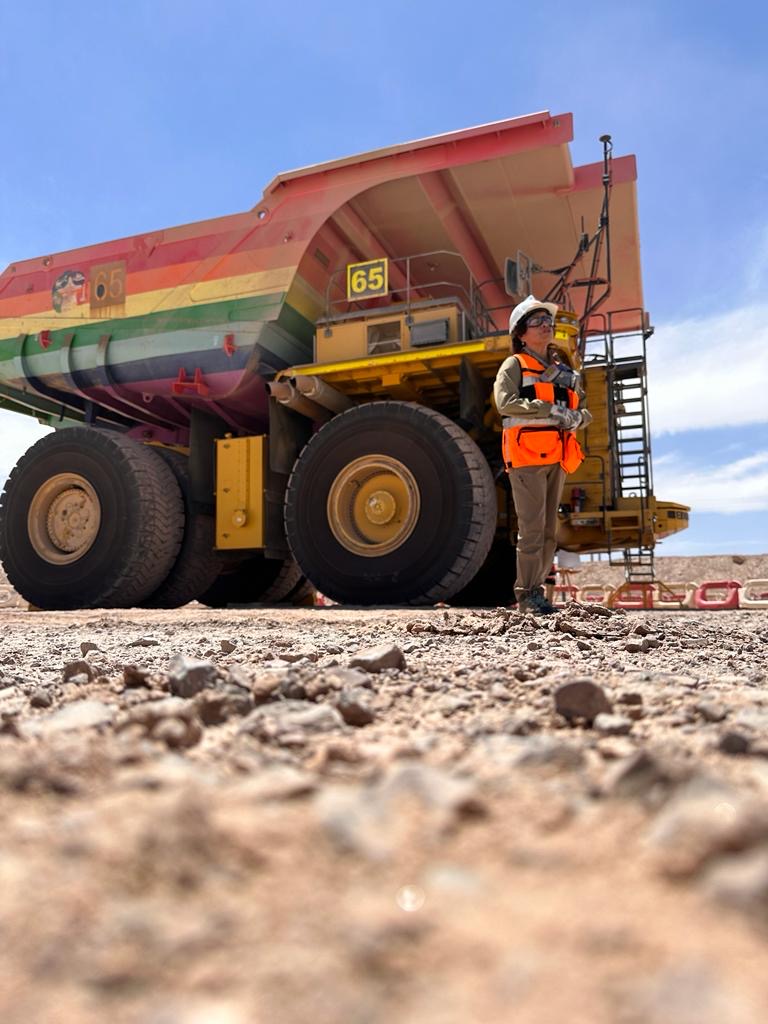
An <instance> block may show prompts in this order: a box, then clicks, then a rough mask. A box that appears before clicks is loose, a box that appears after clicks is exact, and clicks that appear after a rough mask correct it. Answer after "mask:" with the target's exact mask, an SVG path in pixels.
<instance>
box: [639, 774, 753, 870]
mask: <svg viewBox="0 0 768 1024" xmlns="http://www.w3.org/2000/svg"><path fill="white" fill-rule="evenodd" d="M766 839H768V801H765V800H761V799H759V798H757V797H753V796H752V795H751V794H745V793H741V792H739V791H737V790H735V789H733V788H732V787H730V786H727V785H724V784H722V783H719V782H716V781H713V780H711V779H708V778H706V777H701V776H700V777H696V778H694V779H692V780H691V781H690V782H689V783H687V784H686V785H685V786H683V787H681V788H680V789H678V791H677V793H676V794H675V796H674V797H673V798H672V799H671V800H670V801H669V802H668V803H667V804H666V805H665V806H664V807H663V808H662V810H661V811H660V812H659V814H658V815H657V816H656V818H655V820H654V821H653V823H652V826H651V829H650V832H649V835H648V843H649V846H650V848H651V849H652V850H654V851H655V853H656V857H657V862H658V868H659V870H661V871H662V872H663V873H664V874H667V875H670V876H674V877H682V876H689V875H694V874H696V873H697V872H698V871H700V870H701V868H702V867H704V866H705V865H706V864H708V863H709V862H711V861H712V860H713V859H714V858H715V857H717V856H721V855H722V854H724V853H729V852H732V853H735V852H739V851H741V850H747V849H749V848H750V847H753V846H755V845H757V844H758V843H764V842H765V841H766Z"/></svg>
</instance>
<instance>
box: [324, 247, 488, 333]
mask: <svg viewBox="0 0 768 1024" xmlns="http://www.w3.org/2000/svg"><path fill="white" fill-rule="evenodd" d="M430 256H450V257H451V258H453V259H458V260H459V261H460V262H461V264H462V265H463V267H464V270H465V271H466V275H467V284H466V285H465V284H463V283H461V282H459V281H450V280H445V281H442V280H441V281H427V282H421V283H419V284H414V283H413V281H412V276H413V275H412V267H413V263H414V262H415V261H416V260H423V259H427V257H430ZM387 259H388V260H389V262H390V263H391V264H393V265H396V266H397V265H403V264H404V276H405V288H404V289H403V288H390V292H389V294H391V293H392V292H393V291H399V292H402V291H403V290H404V291H405V307H406V317H407V318H410V316H411V308H412V304H413V300H412V294H413V292H419V291H423V290H425V289H434V288H450V289H452V290H453V292H454V293H456V292H458V293H459V295H460V296H462V297H463V298H464V300H465V302H466V308H465V310H464V313H465V315H466V316H467V318H468V319H469V322H470V324H471V326H472V329H473V332H474V334H475V335H476V336H479V337H484V336H486V335H488V334H491V333H493V332H494V331H495V330H496V325H495V323H494V320H493V317H492V316H491V312H490V310H489V308H488V306H487V305H486V303H485V300H484V299H483V297H482V293H481V290H480V289H481V286H480V285H478V283H477V281H476V280H475V278H474V276H473V274H472V271H471V270H470V268H469V266H468V265H467V261H466V260H465V259H464V257H463V256H462V255H461V253H459V252H452V251H450V250H449V249H433V250H432V251H430V252H420V253H414V254H412V255H410V256H396V257H387ZM346 273H347V268H346V267H343V268H340V269H339V270H334V271H333V272H332V273H331V274H330V275H329V277H328V284H327V285H326V289H325V317H324V319H325V321H326V322H328V323H333V315H332V311H333V309H334V308H335V307H337V306H342V305H344V306H347V307H350V306H353V305H357V306H358V308H360V309H361V310H362V309H365V308H366V307H364V306H362V303H363V302H365V301H366V300H365V299H361V300H355V299H349V298H348V297H347V295H346V291H344V297H343V298H340V299H332V298H331V291H332V289H333V287H334V285H336V284H337V282H338V279H339V278H340V277H341V276H342V275H346ZM371 311H372V312H374V311H375V307H371Z"/></svg>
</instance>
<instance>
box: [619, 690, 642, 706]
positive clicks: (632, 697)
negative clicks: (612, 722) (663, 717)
mask: <svg viewBox="0 0 768 1024" xmlns="http://www.w3.org/2000/svg"><path fill="white" fill-rule="evenodd" d="M616 703H617V704H628V705H639V704H642V703H643V695H642V693H637V691H635V690H624V691H623V692H622V693H620V694H619V696H618V697H617V698H616Z"/></svg>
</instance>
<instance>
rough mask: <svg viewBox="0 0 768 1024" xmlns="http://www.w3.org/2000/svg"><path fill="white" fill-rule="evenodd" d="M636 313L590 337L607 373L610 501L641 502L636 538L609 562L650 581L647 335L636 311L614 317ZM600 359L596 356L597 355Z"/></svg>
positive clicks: (632, 577) (635, 579) (632, 578)
mask: <svg viewBox="0 0 768 1024" xmlns="http://www.w3.org/2000/svg"><path fill="white" fill-rule="evenodd" d="M635 312H636V313H637V322H638V324H641V325H642V326H641V327H638V328H637V329H636V330H630V331H627V330H623V329H619V330H616V329H615V326H614V324H615V322H616V321H615V318H614V315H613V314H609V315H608V317H607V318H604V320H605V329H604V334H603V337H602V338H600V337H597V338H591V339H590V343H593V342H594V341H598V343H602V345H603V346H604V358H605V362H606V368H607V374H608V419H609V430H610V436H611V442H612V450H613V466H614V475H613V499H614V501H618V500H620V499H621V498H639V499H640V506H641V512H642V514H641V517H640V526H639V527H638V531H637V542H636V544H633V545H631V546H630V547H624V548H623V549H620V550H618V549H609V553H608V556H609V562H610V564H611V565H621V566H623V568H624V575H625V577H626V579H627V581H628V582H629V583H650V582H652V581H653V579H654V564H653V546H652V545H651V546H649V545H648V544H647V543H646V542H645V540H646V538H645V536H644V533H645V531H644V529H643V524H644V522H645V508H646V505H647V501H648V498H649V497H650V496H651V495H652V494H653V478H652V471H651V437H650V428H649V421H648V386H647V374H646V360H645V343H646V341H647V339H648V338H649V337H650V336H651V334H652V328H649V327H648V326H647V324H646V320H645V314H644V313H643V311H642V310H637V311H634V310H631V311H630V310H622V311H620V313H619V314H617V316H619V317H621V321H620V322H626V319H627V314H632V313H635ZM597 361H600V356H598V357H597Z"/></svg>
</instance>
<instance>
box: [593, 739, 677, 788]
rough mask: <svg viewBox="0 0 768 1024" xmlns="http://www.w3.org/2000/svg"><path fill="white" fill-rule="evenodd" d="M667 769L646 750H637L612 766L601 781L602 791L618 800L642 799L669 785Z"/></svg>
mask: <svg viewBox="0 0 768 1024" xmlns="http://www.w3.org/2000/svg"><path fill="white" fill-rule="evenodd" d="M670 781H671V779H670V774H669V772H668V770H667V769H665V768H664V766H663V765H662V764H661V762H660V761H658V760H657V758H655V757H654V756H653V755H652V754H650V753H648V751H647V750H638V751H637V752H636V753H634V754H631V755H630V756H629V757H627V758H625V759H623V760H621V761H619V762H618V763H617V764H615V765H612V766H611V768H610V770H609V771H608V772H606V775H605V778H604V779H603V791H604V792H605V793H606V794H607V795H608V796H615V797H619V798H624V799H627V798H632V797H644V796H648V795H649V794H651V793H652V792H653V791H661V790H662V789H663V788H664V787H666V786H668V785H669V783H670Z"/></svg>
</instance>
